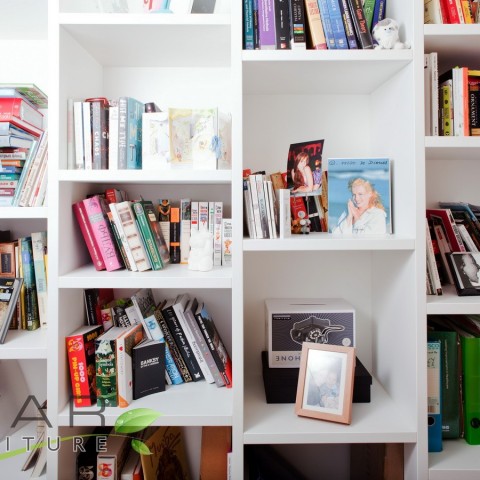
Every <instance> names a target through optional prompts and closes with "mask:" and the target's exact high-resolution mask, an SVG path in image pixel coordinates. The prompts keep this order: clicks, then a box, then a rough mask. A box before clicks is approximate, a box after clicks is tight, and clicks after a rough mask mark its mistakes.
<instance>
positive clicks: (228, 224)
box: [222, 218, 233, 267]
mask: <svg viewBox="0 0 480 480" xmlns="http://www.w3.org/2000/svg"><path fill="white" fill-rule="evenodd" d="M232 244H233V225H232V219H231V218H224V219H222V266H224V267H231V266H232Z"/></svg>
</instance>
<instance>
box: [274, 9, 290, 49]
mask: <svg viewBox="0 0 480 480" xmlns="http://www.w3.org/2000/svg"><path fill="white" fill-rule="evenodd" d="M275 34H276V37H277V39H276V43H277V50H289V49H290V5H289V1H288V0H275Z"/></svg>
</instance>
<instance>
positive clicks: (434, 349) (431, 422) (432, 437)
mask: <svg viewBox="0 0 480 480" xmlns="http://www.w3.org/2000/svg"><path fill="white" fill-rule="evenodd" d="M441 371H442V365H441V345H440V342H439V341H429V342H427V390H428V393H427V397H428V451H429V452H441V451H442V449H443V445H442V410H441V408H442V377H441Z"/></svg>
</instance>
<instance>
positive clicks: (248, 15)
mask: <svg viewBox="0 0 480 480" xmlns="http://www.w3.org/2000/svg"><path fill="white" fill-rule="evenodd" d="M253 36H254V30H253V0H243V48H244V50H254V48H255V47H254V43H253ZM289 43H290V42H289Z"/></svg>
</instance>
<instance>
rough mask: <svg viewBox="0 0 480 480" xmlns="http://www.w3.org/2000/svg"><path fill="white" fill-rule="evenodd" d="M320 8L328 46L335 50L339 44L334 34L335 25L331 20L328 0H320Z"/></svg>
mask: <svg viewBox="0 0 480 480" xmlns="http://www.w3.org/2000/svg"><path fill="white" fill-rule="evenodd" d="M318 8H319V10H320V17H321V19H322V25H323V31H324V32H325V39H326V41H327V48H328V49H329V50H334V49H336V48H337V44H336V42H335V36H334V34H333V27H332V22H331V20H330V12H329V10H328V6H327V0H318Z"/></svg>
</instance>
